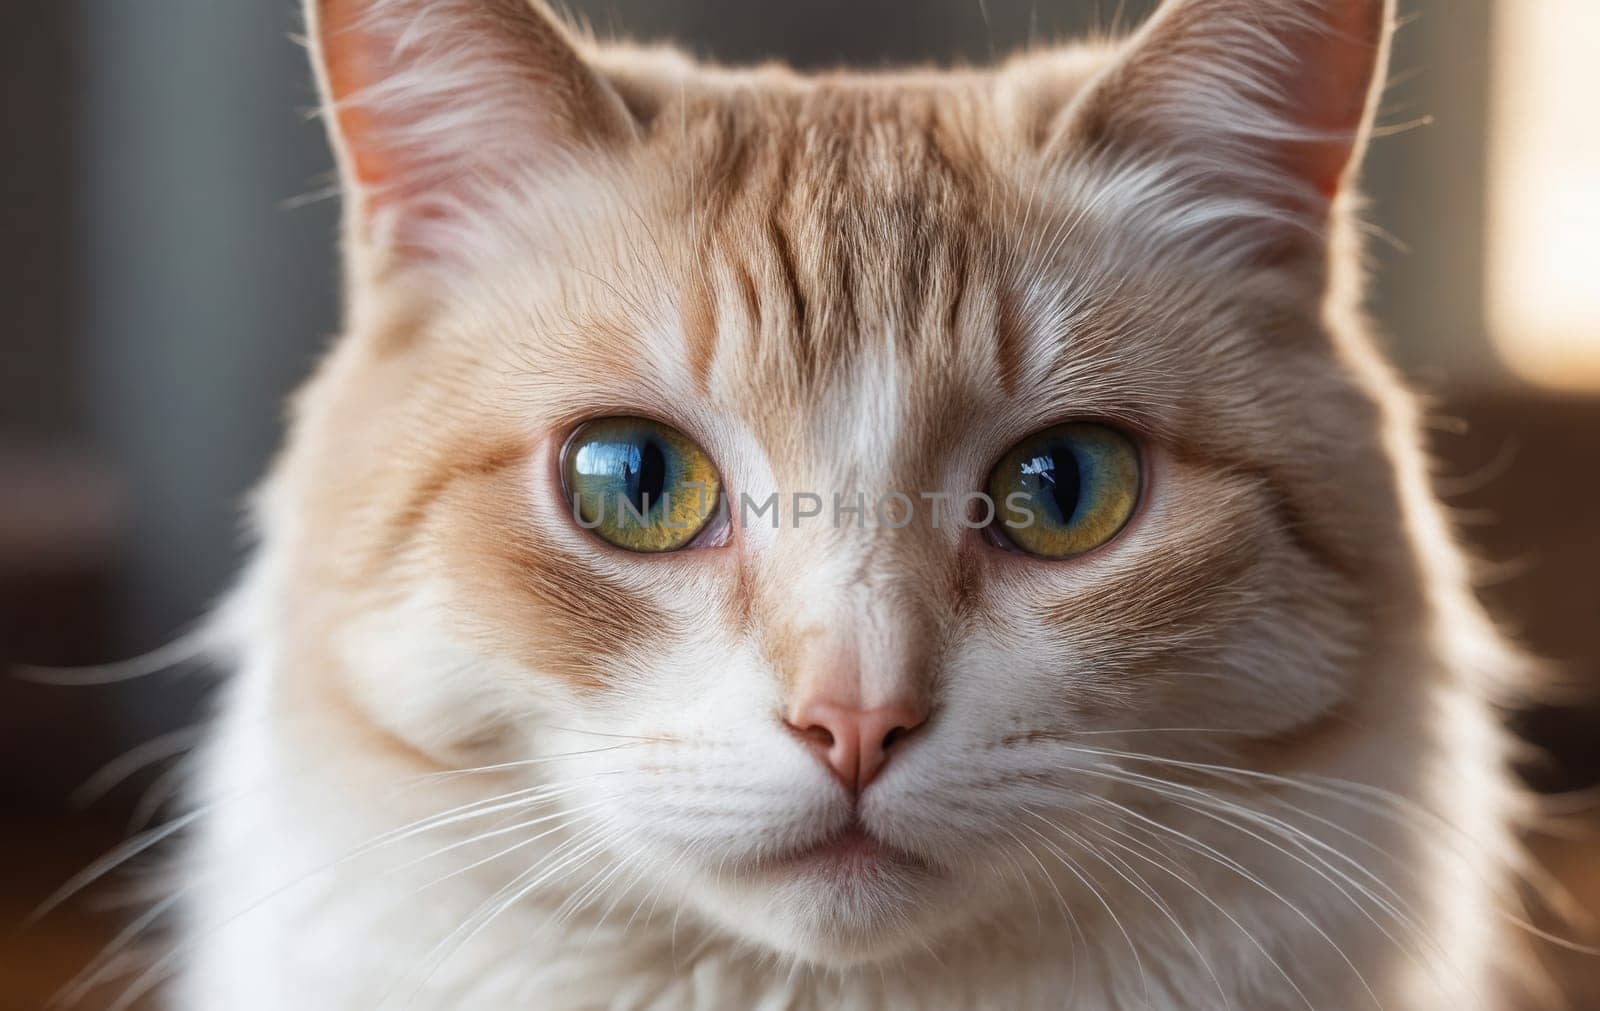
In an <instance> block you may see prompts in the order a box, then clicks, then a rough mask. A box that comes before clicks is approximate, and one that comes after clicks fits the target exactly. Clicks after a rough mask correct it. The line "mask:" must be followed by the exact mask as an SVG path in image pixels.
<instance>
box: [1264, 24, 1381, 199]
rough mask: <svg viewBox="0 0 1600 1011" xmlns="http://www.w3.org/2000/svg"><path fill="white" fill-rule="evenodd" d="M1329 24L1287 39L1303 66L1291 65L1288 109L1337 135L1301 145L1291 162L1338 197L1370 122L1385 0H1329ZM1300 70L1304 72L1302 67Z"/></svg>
mask: <svg viewBox="0 0 1600 1011" xmlns="http://www.w3.org/2000/svg"><path fill="white" fill-rule="evenodd" d="M1320 6H1321V11H1320V13H1319V15H1318V16H1319V18H1320V20H1322V21H1323V22H1324V23H1325V24H1326V26H1327V27H1326V28H1325V29H1322V30H1317V31H1310V32H1301V33H1299V34H1298V36H1297V37H1295V38H1291V39H1289V40H1287V42H1288V48H1289V50H1290V51H1291V52H1292V53H1293V54H1294V57H1295V63H1296V64H1298V66H1286V67H1285V76H1286V77H1287V78H1288V81H1289V86H1288V87H1287V88H1286V89H1285V94H1286V95H1287V96H1288V100H1289V102H1290V106H1291V107H1290V108H1289V109H1288V110H1286V112H1287V113H1288V114H1289V115H1290V116H1291V117H1292V118H1293V119H1295V120H1296V122H1298V123H1299V124H1300V125H1302V126H1304V127H1306V128H1307V129H1308V130H1310V131H1313V132H1315V133H1326V134H1329V135H1331V136H1332V137H1333V138H1334V139H1331V140H1328V141H1326V142H1313V143H1308V144H1302V145H1297V146H1296V147H1295V149H1294V150H1293V151H1291V152H1287V153H1286V156H1285V159H1284V160H1285V163H1286V164H1285V167H1286V168H1288V169H1290V170H1291V171H1293V172H1294V173H1295V174H1296V175H1297V176H1299V177H1301V178H1303V179H1305V180H1306V181H1307V182H1308V183H1310V184H1311V185H1312V186H1314V187H1316V189H1317V191H1318V192H1319V193H1321V194H1323V195H1324V196H1326V197H1329V198H1332V197H1333V196H1334V195H1335V194H1336V193H1337V192H1338V190H1339V186H1340V183H1341V182H1342V181H1343V179H1344V174H1345V170H1346V169H1347V168H1349V165H1350V158H1351V156H1352V154H1353V152H1354V149H1355V144H1356V140H1357V135H1358V134H1359V132H1360V131H1361V129H1362V127H1363V125H1364V124H1365V120H1366V115H1367V105H1368V102H1369V99H1370V94H1371V89H1372V83H1373V78H1374V76H1375V75H1376V73H1377V70H1378V64H1379V60H1380V59H1381V57H1382V55H1383V40H1384V28H1385V24H1384V22H1385V19H1386V18H1387V17H1388V9H1387V4H1385V3H1384V2H1383V0H1323V2H1322V3H1321V5H1320ZM1296 71H1298V72H1296Z"/></svg>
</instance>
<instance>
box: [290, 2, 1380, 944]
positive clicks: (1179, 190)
mask: <svg viewBox="0 0 1600 1011" xmlns="http://www.w3.org/2000/svg"><path fill="white" fill-rule="evenodd" d="M1389 18H1390V9H1389V5H1388V4H1387V3H1385V2H1383V0H1178V2H1172V3H1168V4H1167V5H1165V6H1164V7H1163V8H1162V9H1161V10H1160V12H1159V13H1158V14H1157V15H1156V16H1155V17H1154V18H1153V19H1152V20H1151V21H1150V22H1149V23H1148V24H1146V25H1145V26H1144V27H1143V28H1142V29H1140V30H1139V31H1138V32H1136V33H1135V34H1134V35H1132V36H1131V37H1130V38H1128V39H1126V40H1123V41H1120V42H1116V43H1106V44H1101V45H1095V46H1084V47H1075V48H1064V49H1059V50H1045V51H1039V52H1035V53H1031V54H1028V55H1024V56H1021V57H1018V58H1016V59H1014V60H1012V61H1010V62H1007V63H1004V64H1002V65H1000V66H998V67H995V68H993V69H990V70H965V71H960V72H936V71H918V72H903V73H880V74H849V73H837V74H826V75H821V76H803V75H799V74H795V73H791V72H789V71H787V70H784V69H781V68H776V67H769V68H761V69H754V70H733V69H723V68H718V67H711V66H702V65H698V64H695V63H693V62H691V61H689V60H688V59H686V58H684V57H682V56H680V55H677V54H675V53H672V52H668V51H663V50H644V49H632V48H626V47H615V46H602V45H598V44H595V43H593V42H590V41H588V40H585V39H581V38H578V37H576V36H574V35H573V34H572V33H570V32H568V31H567V30H565V29H564V28H562V27H561V26H560V25H559V24H558V23H557V22H556V21H555V20H553V19H552V18H551V17H550V16H549V15H548V14H546V13H545V12H543V11H542V10H541V9H539V8H538V7H536V6H530V5H529V4H528V3H527V2H526V0H319V2H316V3H314V4H313V5H312V26H311V27H312V32H311V37H312V39H313V43H314V49H315V52H316V55H317V64H318V67H319V70H320V74H321V80H322V82H323V84H324V91H325V94H326V95H327V99H328V110H327V111H328V117H329V120H330V123H331V125H332V134H333V138H334V142H335V147H336V150H337V152H338V156H339V161H340V165H341V168H342V173H343V178H344V182H345V190H346V200H347V203H346V206H347V222H346V245H347V254H348V265H349V317H350V318H349V327H348V332H347V334H346V336H345V337H344V338H343V339H342V340H341V342H340V343H339V344H338V346H337V348H336V350H335V352H334V353H333V355H332V356H331V358H330V360H329V361H328V362H327V363H326V364H325V366H324V368H323V369H322V371H321V373H320V374H319V376H318V378H317V379H316V380H315V382H314V383H313V384H312V385H311V386H310V387H309V388H308V390H307V391H306V392H305V393H304V394H303V395H302V397H301V398H300V400H299V402H298V406H297V412H296V414H297V416H296V425H295V432H294V436H293V442H292V445H291V448H290V450H289V453H288V455H287V459H286V461H285V463H284V465H283V466H282V467H281V468H280V472H279V476H278V479H277V481H276V482H275V484H274V485H273V487H272V489H271V491H270V493H269V498H268V506H267V510H266V517H267V518H266V526H267V538H268V546H269V549H270V550H275V552H276V553H275V554H274V555H273V556H272V557H274V558H277V559H279V560H281V564H282V567H283V572H284V573H285V575H286V578H285V580H284V582H283V586H284V587H285V589H284V591H283V597H282V600H281V601H280V602H279V612H280V613H281V616H282V618H281V620H282V621H283V623H284V625H285V635H284V636H283V641H284V642H286V643H290V644H291V645H289V646H286V647H285V649H286V650H287V653H288V655H287V656H286V657H285V662H284V667H285V668H286V669H290V670H293V671H294V672H295V673H294V675H293V677H292V678H291V679H289V680H288V682H287V683H286V684H285V686H284V689H283V690H284V692H285V697H286V699H287V700H288V704H289V705H290V706H303V707H311V706H320V705H323V704H324V703H325V700H326V699H327V698H328V697H329V696H330V693H331V694H333V695H337V697H338V698H339V699H340V700H341V702H340V706H341V708H340V709H339V711H340V712H342V713H344V714H345V716H344V717H343V718H344V719H347V720H349V721H352V722H355V723H359V724H361V725H363V726H364V727H368V728H375V729H376V730H378V731H380V732H381V733H382V734H383V735H385V736H386V738H387V739H390V740H393V741H397V742H401V743H402V744H403V746H404V747H405V748H406V749H409V750H411V751H413V752H415V753H417V754H421V755H426V756H428V758H429V760H430V761H431V762H432V763H434V764H436V765H444V766H447V767H460V766H467V765H485V764H491V763H494V762H527V763H529V764H527V765H526V766H525V767H524V768H525V769H526V770H529V771H528V775H530V776H532V777H533V781H534V782H547V783H549V784H551V785H552V788H553V789H555V790H558V791H559V795H560V797H561V798H562V799H561V801H560V803H561V806H562V807H563V809H564V810H566V811H567V812H568V813H569V815H570V825H569V826H568V827H569V829H570V831H571V832H572V833H573V838H574V840H575V842H574V845H575V846H582V845H586V844H588V843H589V842H593V843H595V844H596V845H597V846H599V847H600V849H601V850H603V852H604V854H605V859H610V860H615V861H618V862H619V863H621V864H623V865H625V866H626V871H625V872H624V873H623V874H621V875H619V880H626V881H630V882H632V883H633V884H634V885H641V883H642V885H641V886H642V887H644V888H646V889H647V890H650V889H655V890H659V891H661V892H666V893H667V894H670V895H674V896H681V901H682V902H683V903H685V904H686V905H687V906H688V907H689V908H690V909H691V910H692V912H693V913H696V914H698V915H699V916H700V917H702V918H703V919H705V920H706V921H709V922H711V923H713V924H716V925H718V926H719V927H720V928H721V929H726V930H729V931H732V932H733V933H734V934H736V935H737V936H739V937H741V938H743V939H746V940H750V941H754V942H758V943H760V944H763V945H765V946H767V947H768V948H770V949H771V950H776V951H780V952H784V953H788V954H791V955H796V956H799V957H801V958H805V959H810V960H814V961H817V962H822V963H827V964H846V963H850V962H855V961H861V960H868V959H875V958H880V957H887V956H890V955H893V954H895V953H898V952H900V951H904V950H906V949H908V948H910V947H911V946H913V945H916V944H918V943H922V942H925V941H926V939H927V938H929V937H931V936H933V935H934V934H936V933H937V932H938V931H940V930H943V929H946V928H948V927H949V926H951V925H953V924H956V923H960V922H970V921H972V920H973V919H974V918H977V917H982V916H990V915H1000V914H1001V913H1002V912H1003V911H1004V909H1005V908H1007V907H1008V905H1010V904H1014V903H1016V902H1017V896H1018V895H1020V894H1021V893H1022V892H1024V891H1025V890H1026V887H1027V886H1026V883H1025V882H1023V881H1021V878H1022V877H1024V876H1025V872H1024V870H1023V868H1024V867H1026V866H1028V864H1027V863H1026V862H1025V861H1026V860H1027V859H1028V857H1027V856H1021V855H1022V854H1033V855H1034V856H1035V857H1036V856H1037V855H1038V854H1039V853H1042V852H1046V851H1047V849H1048V848H1049V847H1050V846H1052V845H1059V844H1060V843H1061V839H1060V837H1059V836H1057V835H1056V834H1055V833H1056V832H1057V831H1058V828H1057V826H1060V825H1062V824H1064V823H1065V824H1066V825H1067V826H1068V827H1069V828H1071V827H1072V826H1073V825H1074V824H1076V825H1079V826H1082V825H1084V824H1086V823H1085V822H1083V821H1082V820H1081V819H1080V820H1078V821H1076V822H1075V821H1073V819H1074V818H1076V817H1077V815H1078V813H1080V812H1084V813H1088V814H1093V813H1094V812H1095V811H1096V805H1097V804H1103V803H1107V802H1108V798H1111V797H1113V796H1114V795H1115V794H1117V792H1118V791H1119V790H1121V791H1126V790H1129V789H1132V787H1129V785H1128V782H1129V781H1128V779H1127V777H1126V776H1125V775H1124V774H1123V773H1121V772H1119V771H1118V770H1119V769H1121V768H1122V765H1121V756H1122V755H1123V752H1121V751H1120V750H1119V749H1120V748H1122V747H1124V746H1126V745H1127V744H1128V742H1129V741H1134V740H1137V741H1138V742H1139V745H1138V746H1139V748H1140V750H1152V749H1155V750H1160V749H1165V750H1166V751H1167V752H1172V753H1179V754H1183V753H1189V754H1207V755H1215V754H1217V753H1218V751H1217V749H1228V750H1229V752H1230V753H1232V754H1234V755H1235V756H1236V758H1235V760H1241V759H1238V758H1237V756H1238V755H1249V756H1261V755H1265V754H1268V753H1270V752H1271V751H1272V749H1274V748H1278V747H1286V746H1289V745H1287V744H1285V743H1284V742H1294V741H1296V740H1297V739H1299V738H1301V737H1303V736H1304V735H1312V734H1315V733H1317V732H1318V728H1320V727H1323V726H1324V725H1325V724H1326V723H1327V722H1328V721H1330V720H1331V719H1332V718H1333V717H1334V716H1335V715H1336V714H1337V713H1338V712H1340V711H1341V710H1343V709H1345V708H1347V707H1349V706H1351V705H1352V704H1355V703H1356V702H1357V701H1358V700H1359V699H1360V698H1361V697H1362V695H1363V693H1364V692H1367V691H1369V690H1370V688H1369V686H1368V685H1367V684H1366V683H1365V680H1364V677H1363V675H1364V673H1365V672H1366V671H1367V670H1368V669H1369V664H1368V662H1367V661H1368V659H1369V658H1368V656H1367V650H1368V649H1369V646H1368V643H1369V642H1370V641H1372V636H1373V633H1374V628H1373V626H1374V623H1375V622H1377V621H1379V620H1381V619H1380V617H1378V616H1380V615H1382V614H1384V613H1390V612H1392V613H1396V614H1398V613H1402V612H1403V610H1404V608H1405V606H1406V600H1405V599H1404V598H1405V596H1406V593H1405V590H1404V587H1406V586H1408V585H1409V584H1408V582H1407V579H1406V577H1405V571H1406V565H1407V562H1406V558H1407V557H1408V551H1407V547H1406V540H1405V535H1404V532H1403V529H1402V526H1401V520H1400V518H1399V515H1400V509H1399V507H1398V505H1397V503H1396V491H1395V488H1394V477H1393V474H1392V470H1393V468H1392V466H1391V462H1390V459H1389V455H1388V452H1387V450H1386V439H1388V438H1389V436H1388V435H1387V434H1386V433H1387V432H1388V428H1387V427H1386V421H1385V412H1384V409H1383V405H1382V391H1383V389H1384V388H1385V387H1384V386H1383V380H1382V378H1381V373H1380V370H1378V369H1377V367H1376V366H1375V365H1374V364H1373V362H1372V360H1371V355H1370V353H1369V352H1368V351H1367V350H1366V345H1365V344H1364V342H1363V340H1362V338H1361V337H1360V334H1359V328H1358V327H1357V326H1356V324H1355V321H1354V319H1353V313H1352V312H1351V307H1350V302H1351V299H1350V297H1349V295H1350V287H1351V278H1352V275H1353V268H1352V265H1351V264H1350V262H1349V255H1348V251H1347V250H1343V249H1342V245H1343V244H1345V243H1347V242H1348V232H1349V225H1348V222H1347V221H1346V220H1345V215H1346V213H1347V206H1346V205H1347V204H1348V203H1349V199H1350V198H1349V195H1348V190H1349V180H1350V178H1351V176H1352V174H1353V173H1354V171H1355V166H1356V164H1357V162H1358V161H1359V154H1360V150H1361V147H1362V144H1363V141H1364V138H1365V136H1366V132H1367V130H1368V125H1369V122H1370V119H1371V110H1372V108H1373V105H1374V91H1375V81H1377V80H1378V78H1379V77H1380V76H1381V72H1382V67H1383V63H1384V54H1385V49H1386V44H1387V30H1388V23H1389ZM691 489H692V490H691ZM1013 496H1018V497H1017V498H1013ZM663 498H665V499H667V501H666V502H661V501H660V500H661V499H663ZM624 507H631V508H633V509H635V510H637V512H636V513H634V514H632V515H629V514H627V513H625V512H623V508H624ZM607 510H610V513H611V515H609V516H607V515H606V512H607ZM1023 513H1027V514H1030V515H1031V517H1032V519H1031V520H1030V521H1029V522H1027V523H1023V522H1022V514H1023ZM1397 588H1399V589H1397ZM1386 609H1387V610H1386ZM1382 620H1386V619H1382ZM1180 730H1199V731H1204V733H1198V734H1187V735H1185V734H1183V733H1178V731H1180ZM1134 735H1144V736H1142V737H1135V736H1134ZM1201 748H1203V749H1206V750H1204V751H1195V750H1194V749H1201ZM536 760H537V761H538V762H542V763H543V764H532V763H533V762H534V761H536ZM1244 760H1249V761H1261V762H1267V761H1269V760H1270V759H1268V758H1263V757H1253V758H1248V759H1244ZM574 852H576V850H575V851H574ZM1019 857H1020V858H1019ZM1069 884H1070V882H1069ZM619 887H620V886H619Z"/></svg>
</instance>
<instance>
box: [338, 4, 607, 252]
mask: <svg viewBox="0 0 1600 1011" xmlns="http://www.w3.org/2000/svg"><path fill="white" fill-rule="evenodd" d="M307 13H308V21H309V27H310V33H309V34H310V40H311V46H312V52H313V55H314V57H315V62H316V66H317V71H318V78H319V81H320V83H321V85H322V92H323V98H324V106H325V112H326V114H327V117H328V121H329V132H330V134H331V137H332V140H333V145H334V148H335V150H336V152H337V154H338V157H339V163H340V169H341V173H342V175H343V181H344V187H345V195H346V201H347V226H348V229H349V232H350V240H351V241H352V243H353V244H355V245H357V246H358V247H362V251H372V252H376V253H377V254H378V255H380V256H399V257H403V258H424V259H426V258H433V257H437V256H440V255H442V253H443V252H444V250H443V249H442V248H441V247H442V246H444V245H445V244H447V242H448V236H449V234H450V229H449V226H450V225H451V224H453V223H455V222H458V221H459V220H460V219H461V218H462V217H464V216H466V215H470V214H471V213H472V212H473V211H474V210H481V209H482V207H481V205H482V203H483V202H484V201H485V200H486V199H487V198H488V197H490V196H491V195H492V194H493V193H494V192H495V191H496V190H497V189H498V188H504V187H507V186H512V185H522V184H524V183H526V182H528V181H529V180H532V179H535V178H536V177H537V176H539V175H540V174H541V173H543V174H551V173H554V172H557V171H560V170H562V169H566V168H570V167H571V166H572V165H573V164H574V163H575V162H581V161H582V160H583V159H584V158H585V157H594V156H597V155H598V154H600V153H601V152H602V151H604V150H605V149H607V148H614V147H616V146H617V145H619V144H621V143H624V142H626V141H627V140H628V139H630V138H631V137H632V136H633V135H634V133H635V129H636V127H635V124H634V121H633V119H632V117H631V116H630V114H629V112H628V110H627V108H626V107H625V106H624V104H623V102H622V100H621V98H619V97H618V95H617V94H616V92H615V91H614V90H613V89H612V88H611V87H610V85H608V84H607V83H606V82H605V81H604V80H603V79H602V78H601V77H600V76H599V75H598V74H596V73H595V72H594V71H593V70H592V69H591V68H590V67H589V66H588V65H587V64H586V63H585V61H584V59H583V56H582V53H581V50H580V48H579V46H578V44H577V43H576V42H575V41H574V40H573V39H572V38H571V36H570V35H569V34H568V33H567V32H566V31H565V30H564V29H563V28H562V26H561V25H560V23H559V22H557V21H556V19H555V18H554V17H552V16H551V15H550V14H549V13H547V12H546V11H545V10H544V9H543V4H542V3H539V2H538V0H307Z"/></svg>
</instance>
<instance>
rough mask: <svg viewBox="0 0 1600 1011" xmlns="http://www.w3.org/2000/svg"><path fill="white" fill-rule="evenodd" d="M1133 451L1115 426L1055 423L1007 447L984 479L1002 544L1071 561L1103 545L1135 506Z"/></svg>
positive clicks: (1135, 461)
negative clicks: (1052, 426)
mask: <svg viewBox="0 0 1600 1011" xmlns="http://www.w3.org/2000/svg"><path fill="white" fill-rule="evenodd" d="M1141 483H1142V477H1141V467H1140V463H1139V451H1138V449H1137V448H1136V447H1135V446H1134V444H1133V441H1132V440H1131V439H1129V438H1128V437H1127V436H1126V435H1124V434H1122V433H1121V432H1119V431H1117V430H1116V429H1114V428H1110V427H1107V426H1105V425H1097V424H1092V423H1089V422H1075V423H1072V424H1066V425H1057V426H1056V427H1054V428H1049V429H1046V430H1045V431H1043V432H1039V433H1038V434H1036V435H1032V436H1030V437H1028V438H1026V439H1024V440H1022V441H1021V442H1020V443H1018V444H1017V445H1016V446H1014V447H1012V449H1011V451H1010V452H1009V453H1007V454H1006V455H1005V456H1004V457H1003V458H1002V459H1001V460H1000V462H999V463H997V464H995V468H994V470H993V471H992V472H991V473H990V475H989V485H988V489H987V490H988V494H989V497H990V499H991V500H992V501H993V502H994V503H995V507H996V511H995V516H996V522H995V523H994V524H993V525H992V526H990V527H989V530H990V531H991V533H992V534H993V536H995V537H997V538H1000V539H1003V540H1004V541H1006V542H1009V543H1010V544H1011V545H1014V546H1015V547H1017V548H1020V549H1021V550H1023V551H1025V552H1027V553H1028V554H1030V555H1036V556H1038V557H1040V558H1053V559H1060V558H1071V557H1073V556H1075V555H1081V554H1084V553H1085V552H1088V551H1093V550H1094V549H1095V548H1097V547H1099V546H1100V545H1102V544H1105V543H1107V542H1108V541H1110V540H1111V539H1112V538H1113V537H1115V536H1116V535H1117V534H1118V533H1120V532H1121V531H1122V528H1123V527H1124V526H1126V525H1127V523H1128V520H1129V519H1130V518H1132V516H1133V511H1134V508H1135V507H1136V506H1137V505H1138V504H1139V495H1140V491H1141V487H1140V486H1141Z"/></svg>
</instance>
